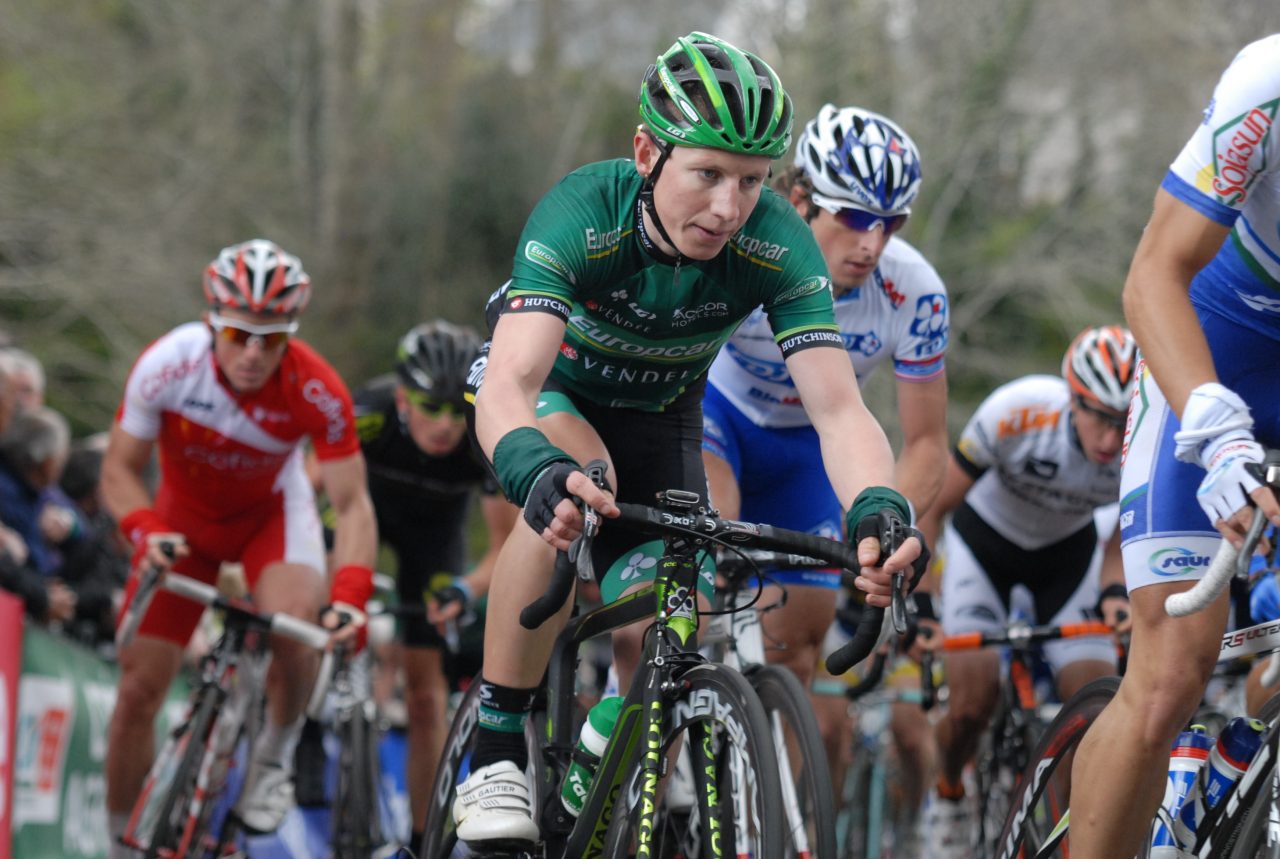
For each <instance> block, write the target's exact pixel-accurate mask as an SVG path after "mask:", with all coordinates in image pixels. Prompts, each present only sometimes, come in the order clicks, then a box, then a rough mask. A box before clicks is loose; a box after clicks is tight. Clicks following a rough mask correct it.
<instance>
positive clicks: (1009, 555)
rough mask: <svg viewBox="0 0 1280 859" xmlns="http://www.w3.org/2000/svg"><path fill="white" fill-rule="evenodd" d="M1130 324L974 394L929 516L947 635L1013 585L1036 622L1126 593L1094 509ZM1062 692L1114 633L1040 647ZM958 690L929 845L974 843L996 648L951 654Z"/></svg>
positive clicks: (1111, 463) (1123, 382)
mask: <svg viewBox="0 0 1280 859" xmlns="http://www.w3.org/2000/svg"><path fill="white" fill-rule="evenodd" d="M1137 351H1138V350H1137V344H1136V343H1135V342H1134V340H1133V335H1132V334H1130V333H1129V332H1128V331H1127V330H1125V329H1124V328H1121V327H1119V326H1117V325H1109V326H1104V327H1101V328H1086V329H1085V330H1084V331H1082V332H1081V333H1080V334H1079V335H1078V336H1077V337H1076V338H1075V340H1073V341H1072V343H1071V346H1070V347H1069V348H1068V349H1067V352H1066V354H1065V355H1064V356H1063V360H1062V375H1061V376H1060V377H1059V376H1047V375H1046V376H1025V377H1023V378H1021V379H1017V380H1015V381H1012V382H1009V383H1008V384H1005V385H1002V386H1001V387H999V388H997V389H996V390H995V391H994V392H993V393H992V394H991V395H990V396H988V397H987V398H986V399H985V400H983V402H982V404H981V405H979V406H978V409H977V411H976V412H974V414H973V417H972V418H971V419H970V420H969V424H968V425H967V426H966V427H965V429H964V432H963V433H961V435H960V440H959V441H958V442H957V443H956V449H955V455H954V456H953V457H952V458H951V461H950V463H949V464H948V466H947V475H946V479H945V481H944V482H943V486H942V492H941V493H939V495H938V500H937V503H936V504H934V506H933V507H932V508H930V510H929V513H928V514H927V515H926V516H924V517H923V518H922V519H921V522H920V526H921V529H922V530H923V531H924V532H925V533H926V534H933V535H935V536H936V534H937V532H938V529H939V527H940V523H941V521H942V517H944V516H946V515H947V514H951V515H950V520H949V521H948V523H947V526H946V536H945V542H946V547H947V548H946V559H947V560H946V566H945V568H944V570H943V575H942V628H943V631H944V632H945V633H946V634H947V635H956V634H960V633H966V632H995V631H998V630H1000V629H1002V628H1003V626H1004V624H1005V623H1006V622H1007V620H1008V618H1009V612H1010V609H1011V599H1010V597H1011V594H1012V592H1013V589H1014V587H1015V586H1017V585H1022V586H1023V587H1025V588H1026V589H1027V590H1029V591H1030V593H1031V598H1032V603H1033V608H1034V617H1032V618H1031V621H1032V622H1036V623H1052V624H1061V623H1076V622H1079V621H1082V620H1086V619H1087V618H1089V617H1090V616H1091V613H1092V612H1093V610H1094V609H1095V608H1096V607H1098V605H1099V603H1100V602H1102V601H1103V597H1104V596H1105V597H1106V600H1105V602H1106V605H1105V606H1103V608H1104V609H1105V610H1106V612H1107V615H1108V617H1109V618H1110V620H1111V621H1112V622H1113V623H1115V622H1117V621H1116V616H1115V612H1116V611H1117V610H1118V609H1120V608H1122V607H1123V606H1124V603H1125V599H1124V586H1123V585H1122V584H1121V583H1120V580H1121V571H1120V565H1119V552H1118V538H1113V539H1114V541H1115V546H1114V547H1113V551H1111V552H1108V553H1106V554H1107V557H1108V559H1110V560H1111V561H1112V563H1110V564H1109V565H1108V568H1107V569H1106V571H1105V572H1104V573H1103V579H1104V581H1105V583H1106V584H1105V586H1104V587H1102V588H1100V586H1099V580H1098V571H1097V565H1098V563H1099V562H1100V559H1101V555H1102V552H1101V549H1100V547H1099V545H1098V533H1097V528H1096V526H1095V524H1094V514H1095V512H1096V511H1097V510H1098V509H1099V508H1101V507H1106V506H1108V505H1115V504H1116V502H1117V499H1118V498H1119V495H1120V445H1121V440H1122V437H1123V433H1124V417H1125V410H1126V409H1127V408H1128V405H1129V399H1130V397H1131V396H1132V394H1133V389H1134V383H1135V379H1136V370H1137V363H1138V361H1137ZM1045 651H1046V656H1047V658H1048V661H1049V664H1050V666H1051V667H1052V668H1053V672H1054V677H1055V679H1056V681H1057V685H1058V689H1059V691H1060V693H1061V694H1062V697H1063V698H1064V699H1065V698H1066V697H1068V696H1070V695H1072V694H1074V693H1075V691H1076V690H1077V689H1079V688H1080V687H1081V686H1083V685H1084V684H1085V683H1088V682H1089V681H1090V680H1093V679H1095V678H1097V677H1101V676H1105V675H1107V674H1112V673H1114V672H1115V651H1114V646H1113V645H1112V643H1111V642H1110V641H1109V640H1107V639H1106V638H1097V637H1087V638H1075V639H1065V640H1062V641H1057V642H1053V643H1051V644H1049V645H1048V646H1046V648H1045ZM946 676H947V686H948V689H949V690H950V693H951V694H950V697H949V699H948V703H947V713H946V715H945V717H944V718H943V719H942V721H941V722H939V723H938V726H937V737H938V751H939V765H940V766H939V773H938V782H937V785H936V787H935V788H934V792H933V793H932V794H931V796H930V802H929V803H928V805H927V807H926V816H925V839H926V842H927V843H928V845H929V855H930V856H937V857H947V856H955V857H961V856H967V855H969V853H970V852H971V851H972V849H973V838H974V835H975V829H974V823H975V821H976V816H975V815H976V811H977V809H976V803H975V802H974V800H975V799H977V798H976V797H966V796H965V788H964V783H963V781H961V774H962V773H963V771H964V768H965V766H966V765H967V764H968V762H969V761H970V760H971V759H972V757H973V755H974V752H975V751H976V750H977V746H978V740H979V738H980V737H981V736H982V732H983V731H984V730H986V728H987V725H988V723H989V721H990V719H991V715H992V713H993V712H994V710H995V706H996V701H997V698H998V694H999V683H1000V655H999V653H998V652H995V651H991V650H980V651H975V652H972V653H955V654H950V655H948V656H947V657H946Z"/></svg>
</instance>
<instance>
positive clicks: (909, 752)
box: [889, 663, 938, 815]
mask: <svg viewBox="0 0 1280 859" xmlns="http://www.w3.org/2000/svg"><path fill="white" fill-rule="evenodd" d="M912 665H913V667H915V664H914V663H912ZM889 687H890V688H891V689H909V690H918V689H919V688H920V686H919V672H918V671H902V672H897V673H896V674H895V676H893V677H892V678H890V680H889ZM889 728H890V731H891V732H892V734H893V745H894V748H895V749H896V750H897V753H898V787H899V789H900V790H901V792H902V803H901V807H902V808H903V809H905V810H909V811H910V813H911V814H912V815H914V813H915V812H916V810H918V809H919V808H920V807H921V806H922V805H923V804H924V796H925V792H926V790H927V789H928V786H929V781H930V777H931V776H932V775H933V771H934V767H935V766H936V765H937V758H938V753H937V741H936V740H935V739H934V735H933V725H932V723H931V722H930V721H929V715H928V714H927V713H926V712H925V711H924V709H923V708H921V706H920V705H919V704H918V703H916V702H915V701H896V702H894V704H893V705H892V708H891V710H890V718H889Z"/></svg>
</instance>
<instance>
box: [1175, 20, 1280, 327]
mask: <svg viewBox="0 0 1280 859" xmlns="http://www.w3.org/2000/svg"><path fill="white" fill-rule="evenodd" d="M1278 111H1280V33H1278V34H1275V35H1271V36H1268V37H1266V38H1265V39H1260V40H1258V41H1256V42H1254V43H1252V44H1250V45H1247V46H1246V47H1245V48H1244V49H1243V50H1241V51H1240V53H1239V54H1237V55H1236V57H1235V59H1234V60H1233V61H1232V62H1231V65H1230V66H1228V67H1227V69H1226V71H1224V72H1223V73H1222V78H1221V79H1220V80H1219V81H1218V85H1217V87H1216V88H1215V89H1214V92H1213V98H1212V100H1211V101H1210V102H1209V106H1208V107H1207V108H1206V109H1205V112H1204V120H1203V122H1201V124H1200V126H1199V127H1198V128H1197V129H1196V131H1195V133H1194V134H1193V135H1192V137H1191V139H1190V140H1189V141H1188V142H1187V144H1186V146H1185V147H1183V149H1182V152H1181V153H1180V154H1179V155H1178V157H1177V158H1176V159H1175V160H1174V162H1173V164H1172V165H1170V167H1169V172H1168V174H1167V175H1166V176H1165V179H1164V182H1163V184H1162V186H1161V187H1163V188H1164V190H1166V191H1168V192H1169V193H1170V194H1172V195H1173V196H1175V197H1177V198H1178V199H1179V200H1181V201H1182V202H1183V203H1185V204H1187V205H1188V206H1190V207H1192V208H1193V209H1195V210H1196V211H1198V212H1200V213H1201V214H1202V215H1204V216H1205V217H1207V218H1210V219H1211V220H1213V221H1216V222H1217V223H1220V224H1222V225H1224V226H1230V227H1232V230H1231V234H1230V238H1229V239H1228V241H1227V242H1225V243H1224V244H1223V249H1222V251H1220V252H1219V254H1218V256H1217V257H1216V258H1215V259H1214V261H1213V262H1212V263H1211V264H1210V265H1209V266H1207V267H1206V269H1205V271H1204V272H1203V274H1204V276H1203V277H1198V278H1197V279H1196V282H1195V283H1194V285H1193V287H1192V291H1191V298H1192V301H1193V302H1194V303H1196V304H1197V305H1198V306H1201V307H1204V308H1206V309H1209V310H1212V311H1214V312H1216V313H1219V314H1222V315H1225V316H1227V317H1228V318H1231V319H1237V320H1239V321H1240V322H1241V323H1242V324H1245V325H1247V326H1249V327H1250V328H1253V329H1254V330H1257V331H1259V332H1260V333H1263V334H1267V335H1269V336H1273V337H1280V133H1278V132H1277V131H1276V129H1275V125H1276V119H1277V112H1278Z"/></svg>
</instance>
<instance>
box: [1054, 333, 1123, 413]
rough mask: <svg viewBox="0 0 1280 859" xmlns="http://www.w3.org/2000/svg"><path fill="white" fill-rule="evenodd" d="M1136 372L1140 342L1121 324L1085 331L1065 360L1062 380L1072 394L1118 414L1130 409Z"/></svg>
mask: <svg viewBox="0 0 1280 859" xmlns="http://www.w3.org/2000/svg"><path fill="white" fill-rule="evenodd" d="M1137 371H1138V343H1137V341H1136V340H1134V339H1133V334H1131V333H1130V332H1129V329H1128V328H1123V327H1121V326H1119V325H1103V326H1101V327H1098V328H1086V329H1085V330H1083V331H1081V332H1080V333H1079V334H1078V335H1076V339H1075V340H1073V341H1071V345H1070V346H1069V347H1068V348H1067V354H1066V355H1064V356H1063V358H1062V377H1063V378H1064V379H1066V380H1067V383H1068V384H1069V385H1071V391H1072V393H1074V394H1076V395H1077V396H1082V397H1087V398H1088V399H1091V400H1096V401H1097V402H1099V403H1101V404H1102V405H1103V406H1106V407H1107V408H1109V409H1113V410H1115V411H1117V412H1123V411H1127V410H1128V408H1129V397H1130V395H1132V394H1133V387H1134V385H1135V384H1136V383H1137V379H1138V374H1137Z"/></svg>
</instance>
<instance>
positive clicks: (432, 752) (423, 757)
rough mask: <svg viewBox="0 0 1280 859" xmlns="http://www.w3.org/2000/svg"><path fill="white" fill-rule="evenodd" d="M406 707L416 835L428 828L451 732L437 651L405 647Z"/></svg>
mask: <svg viewBox="0 0 1280 859" xmlns="http://www.w3.org/2000/svg"><path fill="white" fill-rule="evenodd" d="M404 670H405V705H406V709H407V710H408V716H409V725H408V729H409V735H408V754H407V756H406V762H405V763H406V774H405V777H406V781H407V782H408V784H409V812H410V814H411V815H412V819H413V828H414V830H415V831H421V829H422V827H423V826H424V825H425V824H426V819H427V805H428V802H429V800H430V797H431V787H432V785H433V784H435V778H436V766H437V765H438V764H439V762H440V751H441V749H443V748H444V738H445V735H446V733H447V732H448V729H449V722H448V719H447V718H446V709H447V705H448V703H449V687H448V684H447V683H446V681H445V676H444V658H443V654H442V653H441V652H440V650H439V649H438V648H428V647H406V648H405V650H404Z"/></svg>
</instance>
